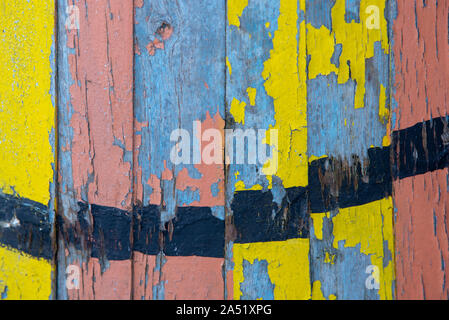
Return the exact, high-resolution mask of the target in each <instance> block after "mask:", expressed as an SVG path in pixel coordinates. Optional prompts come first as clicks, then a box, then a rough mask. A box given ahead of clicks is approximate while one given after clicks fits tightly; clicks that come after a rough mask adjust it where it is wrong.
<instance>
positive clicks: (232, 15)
mask: <svg viewBox="0 0 449 320" xmlns="http://www.w3.org/2000/svg"><path fill="white" fill-rule="evenodd" d="M247 6H248V0H228V22H229V25H230V26H232V25H234V26H236V27H238V28H240V16H241V15H242V13H243V10H245V8H246V7H247Z"/></svg>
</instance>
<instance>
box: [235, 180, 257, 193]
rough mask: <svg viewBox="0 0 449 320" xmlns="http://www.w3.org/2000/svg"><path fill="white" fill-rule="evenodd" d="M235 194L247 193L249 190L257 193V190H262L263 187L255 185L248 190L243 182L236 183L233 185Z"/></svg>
mask: <svg viewBox="0 0 449 320" xmlns="http://www.w3.org/2000/svg"><path fill="white" fill-rule="evenodd" d="M234 189H235V192H239V191H249V190H253V191H258V190H262V189H263V187H262V186H261V185H260V184H255V185H253V186H252V187H250V188H247V187H246V185H245V182H243V181H237V182H236V183H235V186H234Z"/></svg>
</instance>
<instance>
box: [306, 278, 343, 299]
mask: <svg viewBox="0 0 449 320" xmlns="http://www.w3.org/2000/svg"><path fill="white" fill-rule="evenodd" d="M336 299H337V297H336V296H335V295H333V294H331V295H329V297H328V298H327V299H326V298H325V297H324V295H323V292H322V291H321V281H319V280H317V281H315V282H314V283H313V286H312V300H336Z"/></svg>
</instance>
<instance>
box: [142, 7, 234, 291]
mask: <svg viewBox="0 0 449 320" xmlns="http://www.w3.org/2000/svg"><path fill="white" fill-rule="evenodd" d="M224 12H225V7H224V1H213V2H208V3H205V2H199V1H193V0H191V1H162V0H156V1H142V0H140V1H135V39H136V43H135V67H134V70H135V73H134V76H135V86H136V88H135V100H134V104H135V106H134V110H135V142H134V145H135V149H134V163H135V169H134V176H135V187H134V194H135V200H136V203H135V204H136V228H135V230H134V245H135V246H134V249H135V251H136V252H138V253H136V254H135V257H134V278H135V291H134V297H135V298H136V299H148V298H152V299H187V298H189V299H218V298H222V297H223V293H224V280H223V277H222V264H223V262H224V221H223V219H224V170H223V136H224V135H223V128H224V120H223V119H224V106H223V103H224V99H225V96H224V90H225V73H224V72H225V56H224V54H225V46H224V45H225V41H224V38H225V21H224V19H225V15H224ZM176 130H178V131H176ZM182 134H184V136H182ZM177 148H179V149H177ZM212 150H213V152H212ZM208 156H209V157H208ZM141 254H143V256H142V255H141Z"/></svg>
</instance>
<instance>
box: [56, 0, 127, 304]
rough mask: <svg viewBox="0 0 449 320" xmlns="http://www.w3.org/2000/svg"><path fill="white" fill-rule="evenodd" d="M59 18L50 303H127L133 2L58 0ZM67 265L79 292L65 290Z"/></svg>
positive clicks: (115, 0)
mask: <svg viewBox="0 0 449 320" xmlns="http://www.w3.org/2000/svg"><path fill="white" fill-rule="evenodd" d="M59 13H60V16H59V22H58V27H59V42H58V48H59V57H58V59H59V77H58V85H59V120H60V122H59V136H60V143H59V153H60V154H59V168H60V169H59V186H60V189H59V192H60V204H59V205H60V207H59V211H60V212H59V218H60V219H59V223H60V226H59V227H60V228H59V248H58V252H59V257H58V275H59V279H58V288H59V292H58V297H59V298H70V299H105V298H115V299H129V298H130V297H131V283H132V273H131V265H132V263H131V249H130V245H129V240H128V241H127V244H125V245H124V247H123V246H122V242H121V241H122V240H124V241H125V242H126V240H127V239H126V238H127V237H128V238H129V235H130V232H131V229H130V223H128V224H126V223H119V222H120V221H122V220H120V219H121V218H124V219H127V218H129V215H130V214H129V213H127V211H130V210H131V209H132V146H133V101H132V97H133V68H132V66H133V23H132V22H133V3H132V1H119V0H110V1H89V0H79V1H78V0H77V1H70V0H67V1H66V0H60V1H59ZM77 13H79V15H78V17H79V28H76V27H75V28H69V27H68V26H70V24H67V19H70V18H71V15H73V14H75V15H76V14H77ZM92 205H95V207H92ZM120 210H122V211H120ZM117 251H120V253H121V255H120V256H119V257H116V254H115V253H116V252H117ZM117 259H118V260H117ZM112 260H115V261H112ZM69 266H77V267H80V268H81V269H80V272H79V274H80V275H82V277H81V278H82V279H81V278H80V279H79V282H78V287H79V289H76V288H75V289H73V290H67V286H66V280H67V279H66V276H67V267H69Z"/></svg>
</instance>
